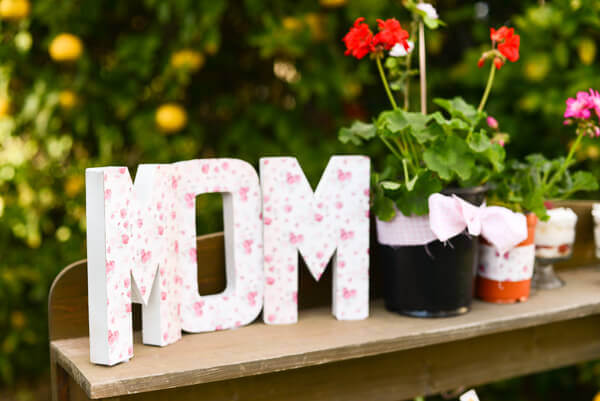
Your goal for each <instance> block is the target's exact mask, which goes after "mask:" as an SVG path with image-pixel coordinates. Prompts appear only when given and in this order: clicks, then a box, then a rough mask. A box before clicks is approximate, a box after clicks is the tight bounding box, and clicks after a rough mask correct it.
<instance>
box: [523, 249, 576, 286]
mask: <svg viewBox="0 0 600 401" xmlns="http://www.w3.org/2000/svg"><path fill="white" fill-rule="evenodd" d="M572 249H573V248H572V247H569V251H568V252H567V253H565V254H563V255H556V256H551V257H543V256H537V255H536V257H535V267H534V269H533V278H532V279H531V287H532V288H535V289H537V290H554V289H556V288H560V287H562V286H564V285H565V282H564V281H563V280H561V278H560V277H558V276H557V275H556V273H555V272H554V263H557V262H561V261H563V260H567V259H569V258H570V257H571V255H572V254H573V251H572ZM536 253H537V252H536Z"/></svg>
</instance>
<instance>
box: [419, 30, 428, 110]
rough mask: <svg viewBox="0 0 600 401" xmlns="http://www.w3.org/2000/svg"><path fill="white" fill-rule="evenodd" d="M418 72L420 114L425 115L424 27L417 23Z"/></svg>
mask: <svg viewBox="0 0 600 401" xmlns="http://www.w3.org/2000/svg"><path fill="white" fill-rule="evenodd" d="M419 70H420V74H419V75H420V80H421V113H423V114H427V71H426V67H425V26H424V24H423V21H419Z"/></svg>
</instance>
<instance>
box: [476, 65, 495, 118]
mask: <svg viewBox="0 0 600 401" xmlns="http://www.w3.org/2000/svg"><path fill="white" fill-rule="evenodd" d="M491 64H492V67H491V69H490V75H489V76H488V81H487V85H486V87H485V92H483V97H482V98H481V102H480V103H479V107H478V108H477V111H482V110H483V108H484V106H485V103H486V102H487V99H488V96H489V94H490V91H491V90H492V84H493V83H494V76H495V75H496V66H495V65H494V63H491Z"/></svg>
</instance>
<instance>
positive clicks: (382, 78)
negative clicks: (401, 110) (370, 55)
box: [375, 55, 398, 110]
mask: <svg viewBox="0 0 600 401" xmlns="http://www.w3.org/2000/svg"><path fill="white" fill-rule="evenodd" d="M375 61H376V62H377V69H378V70H379V76H380V77H381V82H383V86H384V88H385V92H386V93H387V95H388V98H389V99H390V103H391V104H392V107H393V108H394V110H396V109H397V108H398V106H397V105H396V101H395V100H394V95H393V94H392V91H391V90H390V86H389V85H388V81H387V79H386V77H385V72H384V71H383V66H382V65H381V56H380V55H377V56H376V57H375Z"/></svg>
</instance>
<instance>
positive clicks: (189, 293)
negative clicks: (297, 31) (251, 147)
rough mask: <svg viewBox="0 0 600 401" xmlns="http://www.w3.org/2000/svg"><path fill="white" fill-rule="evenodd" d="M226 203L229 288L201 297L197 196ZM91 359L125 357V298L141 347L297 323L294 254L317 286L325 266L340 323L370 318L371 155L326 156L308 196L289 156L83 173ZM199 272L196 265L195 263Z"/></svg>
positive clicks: (128, 352)
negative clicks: (258, 323)
mask: <svg viewBox="0 0 600 401" xmlns="http://www.w3.org/2000/svg"><path fill="white" fill-rule="evenodd" d="M205 193H221V194H222V195H223V218H224V228H225V253H226V277H227V287H226V289H225V291H223V292H222V293H220V294H215V295H208V296H202V295H201V294H199V292H198V285H197V274H198V261H197V255H196V224H195V208H196V197H197V196H198V195H201V194H205ZM86 203H87V252H88V297H89V301H88V303H89V326H90V358H91V361H92V362H93V363H97V364H102V365H115V364H117V363H119V362H123V361H127V360H129V359H130V358H131V357H132V356H133V332H132V316H131V304H132V302H136V303H141V304H142V337H143V339H142V341H143V342H144V343H145V344H151V345H158V346H166V345H168V344H171V343H173V342H175V341H177V340H179V339H180V338H181V332H182V330H183V331H186V332H190V333H199V332H206V331H213V330H223V329H230V328H234V327H239V326H243V325H246V324H249V323H251V322H252V321H253V320H255V319H256V317H257V316H258V315H259V314H260V312H261V310H263V305H264V311H263V316H264V320H265V322H266V323H268V324H285V323H295V322H296V321H297V319H298V307H297V293H298V256H297V254H298V253H300V254H301V255H302V256H303V258H304V260H305V261H306V264H307V266H308V268H309V270H310V272H311V274H312V275H313V277H314V278H315V279H317V280H319V278H320V277H321V275H322V273H323V271H324V270H325V268H326V266H327V263H328V261H329V260H330V259H331V258H333V289H332V291H333V297H332V299H333V306H332V311H333V314H334V316H335V317H336V318H337V319H341V320H356V319H364V318H366V317H368V309H369V308H368V303H369V293H368V292H369V255H368V252H369V159H368V158H366V157H363V156H334V157H332V158H331V160H330V161H329V164H328V165H327V167H326V169H325V172H324V173H323V176H322V177H321V181H320V182H319V184H318V186H317V188H316V190H315V191H314V193H313V191H312V189H311V187H310V185H309V183H308V181H307V180H306V177H305V176H304V173H303V172H302V169H301V168H300V165H299V164H298V162H297V161H296V159H295V158H290V157H276V158H263V159H261V161H260V183H259V178H258V175H257V173H256V171H255V170H254V168H253V167H252V166H251V165H250V164H248V163H246V162H243V161H241V160H237V159H203V160H202V159H200V160H191V161H184V162H178V163H173V164H148V165H140V166H139V167H138V172H137V175H136V178H135V182H133V181H132V179H131V177H130V175H129V172H128V170H127V168H125V167H105V168H90V169H87V170H86ZM200 268H201V266H200Z"/></svg>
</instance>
